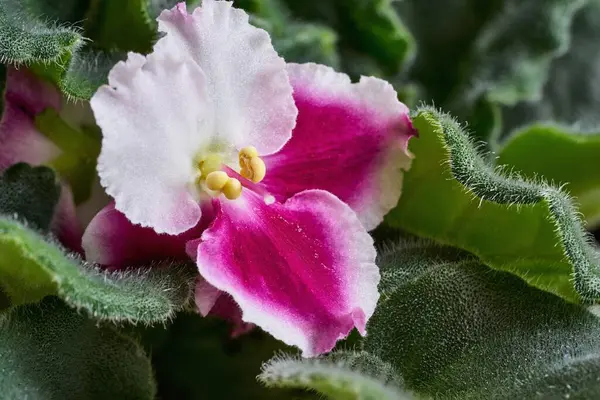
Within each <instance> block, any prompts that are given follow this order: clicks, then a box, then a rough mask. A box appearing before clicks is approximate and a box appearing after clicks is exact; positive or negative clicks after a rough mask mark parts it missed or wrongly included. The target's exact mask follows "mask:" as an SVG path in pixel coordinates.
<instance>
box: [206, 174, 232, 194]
mask: <svg viewBox="0 0 600 400" xmlns="http://www.w3.org/2000/svg"><path fill="white" fill-rule="evenodd" d="M227 181H229V176H228V175H227V173H225V172H223V171H213V172H211V173H210V174H208V176H207V177H206V187H207V188H209V189H210V190H216V191H220V190H221V189H223V187H224V186H225V184H227Z"/></svg>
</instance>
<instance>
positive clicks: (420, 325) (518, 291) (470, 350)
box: [364, 242, 600, 399]
mask: <svg viewBox="0 0 600 400" xmlns="http://www.w3.org/2000/svg"><path fill="white" fill-rule="evenodd" d="M378 265H379V267H380V270H381V273H382V284H383V287H384V290H383V293H382V298H381V301H380V304H379V306H378V308H377V310H376V312H375V314H374V316H373V317H372V318H371V320H370V322H369V324H368V327H367V329H368V331H369V335H368V336H367V337H366V339H365V343H364V345H365V346H364V347H365V350H367V351H369V352H371V353H373V354H376V355H378V356H379V357H381V358H382V359H383V360H385V361H388V362H390V363H392V365H394V367H395V368H396V369H397V370H398V371H399V372H400V373H401V375H402V376H403V378H404V379H405V382H406V385H407V386H408V387H409V388H411V389H413V390H415V391H416V392H417V393H419V394H422V395H426V396H431V397H433V398H436V399H559V398H560V399H564V398H569V399H592V398H597V397H598V396H600V383H599V381H598V379H597V377H598V374H599V373H600V358H599V357H598V354H600V320H599V319H598V318H597V317H595V316H594V315H592V314H591V313H589V312H588V311H587V310H585V309H584V308H583V307H581V306H578V305H574V304H569V303H567V302H565V301H564V300H562V299H561V298H559V297H557V296H554V295H552V294H550V293H547V292H544V291H541V290H538V289H535V288H533V287H530V286H528V285H527V284H526V283H525V282H524V281H523V280H521V279H519V278H518V277H516V276H514V275H512V274H510V273H507V272H501V271H495V270H491V269H489V268H487V267H485V266H484V265H482V264H480V262H479V261H478V260H476V259H474V258H473V257H469V256H463V257H461V256H460V255H459V254H458V253H456V251H455V250H453V249H447V248H439V247H436V246H433V245H432V244H431V243H428V242H412V243H408V244H404V245H400V246H399V247H392V248H390V249H388V250H387V251H384V252H383V253H382V254H381V255H380V257H379V260H378Z"/></svg>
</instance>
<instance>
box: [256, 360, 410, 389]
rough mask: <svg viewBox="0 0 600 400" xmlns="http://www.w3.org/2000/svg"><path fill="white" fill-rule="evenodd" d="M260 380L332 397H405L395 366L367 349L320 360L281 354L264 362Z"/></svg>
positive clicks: (271, 385) (266, 383)
mask: <svg viewBox="0 0 600 400" xmlns="http://www.w3.org/2000/svg"><path fill="white" fill-rule="evenodd" d="M258 379H259V380H260V381H261V382H263V383H264V384H265V385H266V386H268V387H284V388H286V387H289V388H303V389H309V390H314V391H316V392H317V393H320V394H323V395H326V396H327V398H329V399H339V400H367V399H372V400H379V399H381V400H386V399H387V400H401V399H409V398H411V397H409V395H407V394H403V393H401V391H400V390H399V389H398V382H397V379H398V376H397V374H396V372H395V371H394V369H393V368H392V367H391V366H390V365H389V364H388V363H385V362H383V361H381V360H380V359H379V358H377V357H375V356H372V355H370V354H368V353H366V352H359V353H355V352H337V353H332V354H330V355H329V356H326V357H323V358H320V359H301V358H296V357H289V356H278V357H275V358H273V359H272V360H271V361H269V362H268V363H266V364H264V365H263V369H262V373H261V374H260V375H259V376H258Z"/></svg>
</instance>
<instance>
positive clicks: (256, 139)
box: [155, 0, 298, 154]
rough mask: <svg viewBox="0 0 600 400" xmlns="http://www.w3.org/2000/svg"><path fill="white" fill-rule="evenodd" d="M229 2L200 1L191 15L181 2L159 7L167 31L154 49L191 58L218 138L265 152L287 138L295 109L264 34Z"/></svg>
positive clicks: (277, 59) (282, 71)
mask: <svg viewBox="0 0 600 400" xmlns="http://www.w3.org/2000/svg"><path fill="white" fill-rule="evenodd" d="M232 4H233V3H232V2H230V1H214V0H204V1H203V2H202V6H201V7H198V8H196V9H195V10H194V11H193V13H192V14H188V12H187V10H186V6H185V3H179V4H178V5H177V6H176V7H174V8H173V9H172V10H169V11H163V12H162V14H161V15H160V17H159V18H158V27H159V30H160V31H162V32H165V33H166V35H165V36H164V37H163V38H162V39H160V40H159V41H158V43H157V44H156V47H155V52H157V53H159V52H165V53H167V52H170V53H171V54H173V55H174V56H176V57H178V58H179V59H190V60H193V62H195V63H196V64H197V65H198V66H200V68H201V69H202V70H203V71H204V73H205V74H206V79H207V87H208V97H209V98H210V99H211V100H212V102H213V103H212V106H213V108H212V114H213V115H214V124H215V126H214V130H215V132H217V134H218V135H219V136H220V137H221V138H222V140H223V141H225V142H228V143H230V144H232V145H234V146H235V147H237V148H238V150H239V149H240V148H242V147H245V146H250V145H252V146H255V147H256V148H257V149H258V151H259V153H261V154H269V153H272V152H275V151H277V150H278V149H280V148H281V147H282V146H283V145H284V143H285V142H286V141H287V140H288V139H289V138H290V136H291V132H292V129H293V128H294V124H295V122H296V115H297V114H298V111H297V109H296V106H295V105H294V99H293V98H292V87H291V85H290V82H289V79H288V76H287V72H286V65H285V61H284V60H283V59H282V58H281V57H279V56H278V55H277V52H276V51H275V49H274V48H273V45H272V44H271V38H270V37H269V34H268V33H267V32H265V31H264V30H262V29H259V28H256V27H254V26H253V25H251V24H250V23H249V22H248V14H246V13H245V12H244V11H243V10H240V9H236V8H233V7H232Z"/></svg>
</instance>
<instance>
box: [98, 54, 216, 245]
mask: <svg viewBox="0 0 600 400" xmlns="http://www.w3.org/2000/svg"><path fill="white" fill-rule="evenodd" d="M206 95H207V90H206V79H205V78H204V74H203V72H202V70H201V69H200V68H199V67H198V66H197V65H196V64H195V63H191V62H187V63H182V62H178V61H174V60H173V59H172V58H171V57H168V56H167V57H163V56H161V55H158V54H152V55H150V56H148V57H147V58H146V57H143V56H140V55H139V54H133V53H131V54H129V58H128V60H127V61H126V62H120V63H118V64H117V65H116V66H115V67H114V68H113V70H112V71H111V72H110V75H109V85H108V86H103V87H101V88H100V89H99V90H98V92H96V94H95V95H94V97H93V98H92V100H91V105H92V109H93V111H94V116H95V117H96V121H97V123H98V125H99V126H100V127H101V128H102V133H103V139H102V151H101V153H100V157H99V159H98V173H99V175H100V180H101V183H102V185H103V186H104V187H105V188H106V192H107V193H108V194H109V195H111V196H112V197H113V198H114V199H115V203H116V208H117V210H119V211H121V212H122V213H123V214H125V216H127V218H128V219H129V220H130V221H132V222H133V223H135V224H140V225H142V226H149V227H152V228H153V229H154V230H155V231H156V232H158V233H163V232H164V233H168V234H178V233H181V232H184V231H186V230H188V229H189V228H191V227H193V226H195V225H196V224H197V223H198V221H199V219H200V215H201V211H200V206H199V205H198V202H197V199H196V198H195V192H194V190H192V189H190V187H191V184H192V183H193V181H194V178H195V176H194V174H195V169H194V157H195V155H196V154H197V152H198V151H199V150H200V149H201V147H202V145H203V144H205V142H206V141H207V140H208V139H210V138H209V137H207V135H206V134H203V133H205V132H206V127H205V126H204V125H206V124H210V123H211V122H210V115H207V114H206V112H207V110H210V105H209V100H208V98H207V97H206Z"/></svg>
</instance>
